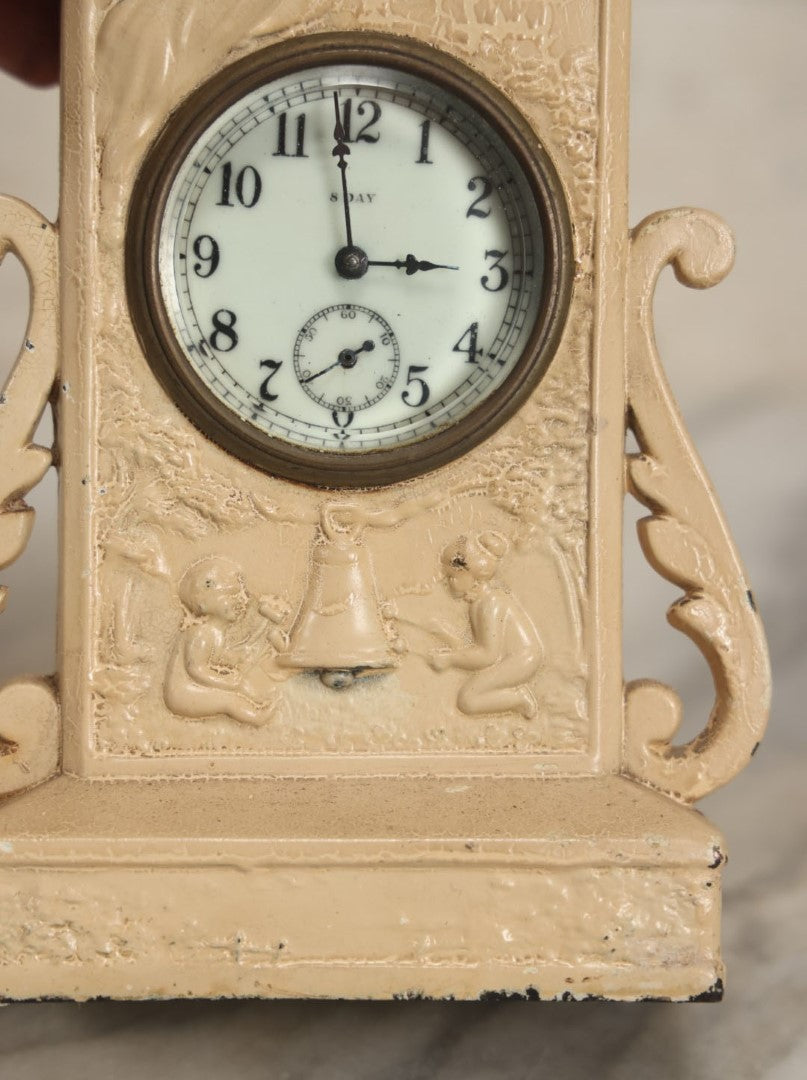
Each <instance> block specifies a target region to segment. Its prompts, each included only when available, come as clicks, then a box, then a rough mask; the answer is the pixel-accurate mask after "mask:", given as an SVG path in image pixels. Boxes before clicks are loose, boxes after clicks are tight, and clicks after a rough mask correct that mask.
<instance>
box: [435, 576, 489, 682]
mask: <svg viewBox="0 0 807 1080" xmlns="http://www.w3.org/2000/svg"><path fill="white" fill-rule="evenodd" d="M502 615H503V612H502V598H501V596H499V595H498V594H496V593H491V594H490V595H489V596H486V597H485V598H484V599H483V600H478V601H476V603H474V604H473V605H472V606H471V611H470V619H471V632H472V633H473V636H474V643H473V645H468V646H466V647H465V648H464V649H456V650H454V651H453V652H450V653H449V654H448V655H447V656H445V654H444V659H445V660H446V661H447V666H449V667H455V668H459V669H460V670H462V671H481V669H482V668H486V667H490V665H491V664H495V663H496V661H497V660H498V659H499V658H500V656H501V637H502Z"/></svg>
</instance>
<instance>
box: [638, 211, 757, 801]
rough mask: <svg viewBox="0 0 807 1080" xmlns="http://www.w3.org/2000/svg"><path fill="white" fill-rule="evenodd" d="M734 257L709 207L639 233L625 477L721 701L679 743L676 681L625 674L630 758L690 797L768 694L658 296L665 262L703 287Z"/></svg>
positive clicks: (647, 540)
mask: <svg viewBox="0 0 807 1080" xmlns="http://www.w3.org/2000/svg"><path fill="white" fill-rule="evenodd" d="M733 261H734V243H733V239H732V235H731V232H730V231H729V229H728V228H727V226H726V225H725V224H724V223H723V222H722V221H721V220H720V218H718V217H717V216H715V215H714V214H710V213H708V212H706V211H703V210H690V209H678V210H670V211H667V212H664V213H659V214H654V215H652V216H650V217H648V218H646V219H645V220H644V221H643V222H641V224H639V225H638V226H637V227H636V229H634V230H633V233H632V236H631V253H630V264H629V265H630V269H629V278H628V310H627V318H628V335H627V349H628V359H627V396H628V419H627V423H628V427H629V428H630V429H631V430H632V431H633V432H634V434H635V436H636V440H637V442H638V445H639V451H640V452H639V453H637V454H631V455H629V456H628V460H627V467H626V473H627V476H626V481H627V488H628V490H629V492H630V493H631V494H632V495H633V496H634V497H635V498H636V499H638V501H639V502H641V503H642V504H643V505H644V506H646V507H647V508H648V509H649V510H650V511H651V516H649V517H645V518H643V519H642V520H640V521H639V523H638V525H637V529H638V533H639V540H640V543H641V546H642V550H643V552H644V555H645V557H646V559H647V560H648V562H649V563H650V565H651V566H652V567H653V569H654V570H655V571H656V572H657V573H659V574H661V576H662V577H664V578H666V579H667V580H668V581H671V582H672V583H673V584H674V585H677V586H680V587H681V588H682V589H684V596H683V597H681V598H680V599H679V600H677V601H676V602H675V603H674V604H673V605H672V606H671V607H670V609H669V611H668V613H667V619H668V621H669V623H670V624H671V625H672V626H673V627H674V628H675V629H676V630H680V631H681V632H682V633H684V634H686V635H687V636H688V637H689V638H691V640H692V641H693V642H694V643H695V645H697V647H698V648H699V649H700V651H701V652H702V653H703V655H704V657H705V659H706V661H707V663H708V664H709V668H710V670H711V673H712V678H713V680H714V685H715V702H714V706H713V708H712V712H711V715H710V717H709V721H708V723H707V725H706V727H705V728H704V730H703V731H702V732H701V733H700V734H699V735H697V736H696V738H694V739H693V740H692V741H691V742H689V743H686V744H684V745H675V744H674V743H673V738H674V736H675V732H676V731H677V730H678V727H679V725H680V722H681V717H682V706H681V701H680V699H679V697H678V695H677V694H676V693H675V691H674V690H673V689H672V688H670V687H669V686H666V685H664V684H663V683H659V682H653V681H650V680H644V679H643V680H638V681H635V682H631V683H629V684H627V686H626V687H625V736H624V739H625V741H624V769H625V771H626V772H627V773H629V774H630V775H632V776H634V777H635V778H636V779H638V780H640V781H643V782H644V783H647V784H649V785H651V786H653V787H656V788H659V789H660V790H662V791H664V792H665V793H667V794H669V795H672V796H673V797H674V798H677V799H680V800H681V801H683V802H694V801H695V800H696V799H700V798H702V797H703V796H704V795H707V794H708V793H709V792H711V791H713V790H714V789H715V788H717V787H720V786H721V785H722V784H725V783H727V782H728V781H729V780H731V779H732V778H733V777H734V776H735V775H736V774H737V773H738V772H740V770H741V769H743V768H744V767H745V765H746V764H747V763H748V761H749V760H750V757H751V755H752V754H753V753H754V751H755V749H756V747H757V746H758V744H759V741H760V739H761V738H762V735H763V733H764V730H765V726H766V724H767V719H768V709H769V700H770V669H769V662H768V653H767V647H766V644H765V637H764V633H763V630H762V624H761V622H760V619H759V616H758V615H757V612H756V607H755V605H754V600H753V595H752V593H751V590H750V588H749V585H748V581H747V578H746V574H745V570H744V568H743V565H742V563H741V561H740V558H739V555H738V554H737V551H736V549H735V547H734V544H733V542H732V539H731V536H730V535H729V532H728V529H727V527H726V523H725V521H724V518H723V515H722V512H721V509H720V506H719V504H718V501H717V498H716V496H715V494H714V491H713V490H712V487H711V484H710V482H709V479H708V476H707V475H706V471H705V469H704V467H703V464H702V462H701V461H700V459H699V457H698V455H697V453H696V451H695V449H694V447H693V445H692V442H691V441H690V439H689V436H688V435H687V432H686V430H685V428H684V425H683V421H682V419H681V416H680V414H679V411H678V408H677V405H676V403H675V400H674V398H673V396H672V393H671V391H670V387H669V384H668V382H667V379H666V377H665V375H664V372H663V369H662V366H661V363H660V361H659V357H658V352H657V349H656V343H655V335H654V331H653V311H652V305H653V297H654V294H655V288H656V283H657V281H658V277H659V274H660V273H661V271H662V270H663V269H664V267H666V266H668V265H672V267H673V269H674V271H675V274H676V277H677V278H678V280H679V281H681V282H682V283H683V284H685V285H689V286H691V287H693V288H699V289H704V288H709V287H710V286H712V285H716V284H717V283H718V282H720V281H722V280H723V278H724V277H725V276H726V274H728V272H729V270H730V269H731V267H732V265H733Z"/></svg>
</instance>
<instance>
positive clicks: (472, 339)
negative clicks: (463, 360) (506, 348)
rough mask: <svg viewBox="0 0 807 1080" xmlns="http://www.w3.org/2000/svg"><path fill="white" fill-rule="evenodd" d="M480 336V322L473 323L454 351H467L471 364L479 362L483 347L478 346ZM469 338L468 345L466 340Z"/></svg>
mask: <svg viewBox="0 0 807 1080" xmlns="http://www.w3.org/2000/svg"><path fill="white" fill-rule="evenodd" d="M478 337H479V323H478V322H475V323H471V325H470V326H469V327H468V329H467V330H466V331H465V333H464V334H463V335H462V337H461V338H460V339H459V341H458V342H457V344H456V345H455V346H454V348H453V350H452V351H453V352H458V353H465V355H466V356H467V357H468V360H467V362H468V363H469V364H476V363H477V359H476V358H477V356H478V355H479V354H480V353H481V352H482V349H479V348H477V339H478ZM466 339H467V342H468V343H467V345H466V344H464V342H465V341H466Z"/></svg>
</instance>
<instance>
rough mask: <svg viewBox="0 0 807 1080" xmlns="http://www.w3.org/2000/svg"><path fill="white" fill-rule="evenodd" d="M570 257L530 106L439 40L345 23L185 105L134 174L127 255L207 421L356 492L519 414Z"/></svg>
mask: <svg viewBox="0 0 807 1080" xmlns="http://www.w3.org/2000/svg"><path fill="white" fill-rule="evenodd" d="M570 264H571V258H570V241H569V228H568V219H567V215H566V212H565V204H564V201H563V197H562V193H561V188H560V184H559V182H558V181H557V177H556V176H555V173H554V170H553V169H552V167H551V164H550V162H549V160H548V158H547V157H546V155H545V154H544V153H543V151H542V150H541V149H540V147H539V146H538V144H537V141H536V140H535V137H534V135H532V133H531V132H530V131H529V129H527V128H526V125H525V123H524V122H523V121H522V120H521V118H520V117H519V115H518V114H517V113H516V112H515V110H513V109H512V107H511V106H510V105H509V104H508V103H507V102H506V101H505V100H504V99H503V98H501V97H500V95H499V94H498V93H497V92H495V91H494V90H493V89H492V88H491V87H489V86H488V85H487V84H482V83H481V80H479V79H478V77H476V76H473V75H472V74H471V73H470V72H468V71H466V69H464V68H462V67H460V66H459V65H457V64H456V63H455V62H453V61H451V60H449V59H448V58H446V57H443V56H442V55H441V54H437V53H435V52H434V50H431V49H426V48H424V47H417V46H413V45H412V44H411V43H406V44H403V43H401V42H399V41H397V40H396V39H386V38H377V37H373V38H372V39H368V38H367V36H365V35H361V36H359V35H342V36H339V37H334V36H331V37H327V38H320V39H316V38H315V39H311V38H309V39H307V41H305V42H294V43H292V45H290V46H286V47H282V46H281V47H280V48H275V49H273V50H270V51H268V52H266V53H264V54H259V55H258V56H253V57H250V58H249V60H248V61H246V62H244V63H243V64H241V65H240V66H238V67H236V68H235V69H233V70H232V71H230V72H227V73H225V74H224V75H223V76H220V77H218V78H217V79H216V80H215V81H214V83H212V84H210V85H209V86H208V87H206V88H204V89H203V90H202V91H200V92H198V93H197V94H196V95H194V97H193V98H191V99H190V100H189V101H188V102H186V103H185V105H184V106H183V107H182V109H181V110H180V111H179V112H178V113H177V114H176V115H175V117H174V118H173V119H172V121H171V122H170V123H169V125H168V127H167V128H166V130H165V132H164V133H163V135H162V137H161V139H160V140H159V141H158V143H157V145H156V146H155V148H154V150H153V151H152V153H151V155H150V156H149V159H148V160H147V163H146V166H145V167H144V169H143V172H142V174H141V178H140V181H139V182H138V186H137V188H136V191H135V196H134V199H133V204H132V214H131V219H130V242H129V251H128V263H127V272H128V283H129V293H130V299H131V302H132V310H133V314H134V316H135V323H136V326H137V328H138V331H139V333H140V336H141V340H142V341H143V344H144V347H145V351H146V355H147V357H148V358H149V360H150V362H151V363H152V365H153V367H154V368H155V371H156V372H157V374H158V376H159V377H160V378H161V380H162V382H163V384H164V385H165V386H166V387H167V388H168V389H169V391H170V392H171V393H172V394H173V395H174V397H175V398H176V399H177V401H178V404H179V405H180V407H181V408H183V409H184V410H185V411H186V412H187V413H188V415H189V416H190V418H191V419H192V420H193V421H194V422H196V423H197V424H198V426H200V427H201V428H202V429H203V430H204V431H205V432H206V433H207V434H208V435H210V436H211V437H212V438H214V439H215V440H216V441H218V442H219V443H221V444H222V445H223V446H224V447H225V448H226V449H228V450H230V451H231V452H234V453H236V454H237V455H238V456H239V457H241V458H243V459H244V460H246V461H248V462H250V463H251V464H254V465H257V466H259V467H262V468H264V469H267V470H268V471H270V472H275V473H277V474H279V475H282V476H286V477H289V478H292V479H297V480H303V481H307V482H309V483H316V484H320V485H324V486H331V487H339V486H356V485H374V484H382V483H388V482H390V481H392V480H396V479H401V478H403V477H407V476H412V475H415V474H417V473H419V472H423V471H426V470H428V469H431V468H433V467H435V466H436V465H439V464H442V463H444V462H445V461H448V460H450V459H451V458H453V457H456V456H457V455H458V454H461V453H463V452H466V451H467V450H468V449H469V448H470V447H471V446H472V445H474V444H475V443H476V442H478V441H480V440H481V439H483V438H485V437H486V436H487V435H489V434H490V433H491V432H492V431H493V430H495V428H496V427H497V426H499V424H501V423H502V422H503V421H504V420H505V419H506V418H507V417H508V416H509V415H511V414H512V412H513V411H514V410H515V409H516V408H517V407H518V405H519V404H520V403H521V401H523V399H524V398H525V396H526V395H527V394H528V393H529V392H530V390H531V389H532V388H533V387H534V385H535V384H536V382H537V381H538V379H540V377H541V375H542V374H543V372H544V370H545V369H546V366H547V364H548V362H549V360H550V359H551V355H552V352H553V351H554V348H555V347H556V344H557V339H558V337H559V334H560V330H561V329H562V324H563V318H564V316H565V310H566V307H567V305H568V295H569V282H570V277H571V266H570Z"/></svg>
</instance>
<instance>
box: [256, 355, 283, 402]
mask: <svg viewBox="0 0 807 1080" xmlns="http://www.w3.org/2000/svg"><path fill="white" fill-rule="evenodd" d="M258 366H259V367H262V368H268V369H269V374H268V375H267V376H266V378H265V379H264V380H263V382H262V383H261V388H260V390H259V391H258V393H259V394H260V396H261V398H262V400H263V401H277V399H278V395H277V394H272V393H270V392H269V383H270V382H271V381H272V379H273V378H274V377H275V375H277V373H278V371H280V369H281V367H282V366H283V361H282V360H261V361H260V362H259V364H258Z"/></svg>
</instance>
